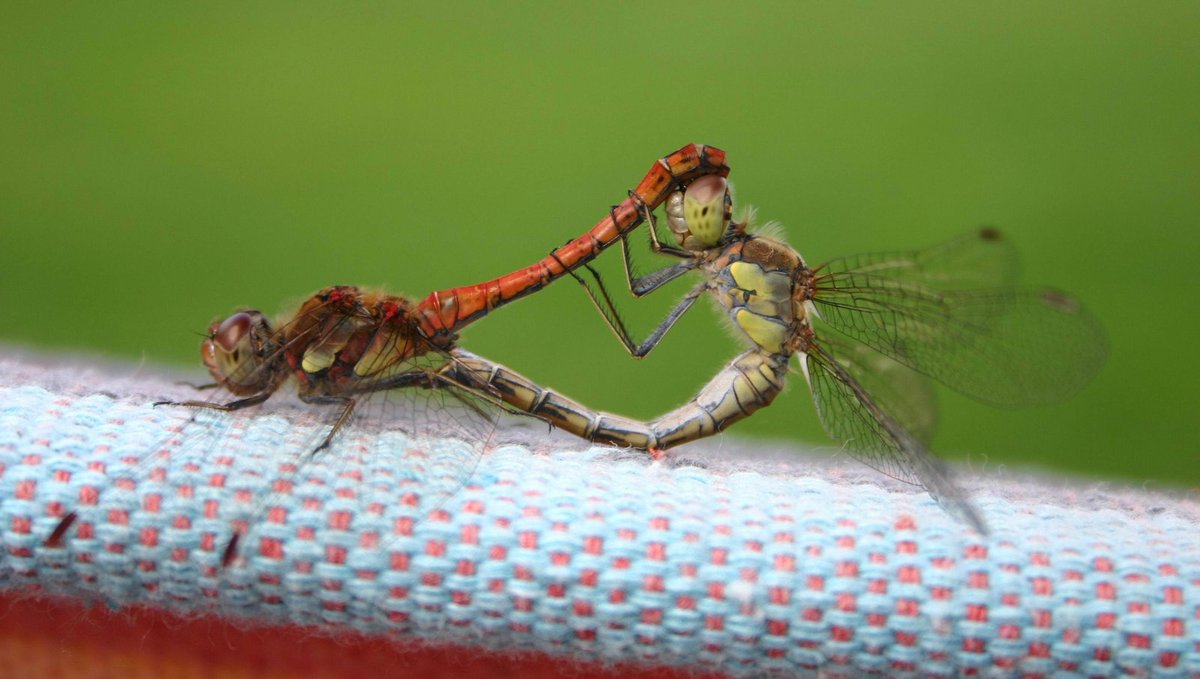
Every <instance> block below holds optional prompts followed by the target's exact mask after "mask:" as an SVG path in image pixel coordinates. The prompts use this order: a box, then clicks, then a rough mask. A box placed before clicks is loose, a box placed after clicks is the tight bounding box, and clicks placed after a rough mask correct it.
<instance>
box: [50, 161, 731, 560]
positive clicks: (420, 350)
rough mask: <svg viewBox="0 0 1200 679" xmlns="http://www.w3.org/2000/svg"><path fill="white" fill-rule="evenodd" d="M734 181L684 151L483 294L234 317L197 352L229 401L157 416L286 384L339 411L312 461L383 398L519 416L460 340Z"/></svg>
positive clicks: (367, 299)
mask: <svg viewBox="0 0 1200 679" xmlns="http://www.w3.org/2000/svg"><path fill="white" fill-rule="evenodd" d="M728 173H729V166H728V165H727V164H726V160H725V153H724V151H722V150H721V149H718V148H716V147H712V146H705V145H701V144H688V145H686V146H684V147H683V148H681V149H679V150H677V151H675V152H673V153H670V154H668V155H666V156H664V157H662V158H660V159H659V160H657V161H656V162H655V163H654V164H653V165H652V167H651V168H650V170H649V171H648V172H647V173H646V175H645V177H644V178H643V179H642V180H641V182H639V183H638V185H637V187H636V188H634V189H632V190H630V191H629V193H628V196H627V197H626V198H625V199H624V200H623V201H621V202H620V203H618V204H617V205H614V206H613V207H612V208H610V210H609V212H608V214H607V215H606V216H605V217H604V218H603V219H601V220H600V222H599V223H597V224H596V225H595V226H594V227H592V228H591V229H590V230H589V231H588V232H586V233H585V234H584V235H583V236H580V237H579V238H576V239H575V240H572V241H569V242H568V243H566V244H565V245H563V246H562V247H559V248H557V249H555V250H554V251H552V252H551V253H550V254H549V255H547V256H546V257H544V258H542V259H541V260H540V261H538V262H536V263H535V264H533V265H531V266H528V267H525V268H523V269H519V270H517V271H514V272H512V273H509V274H507V275H504V276H501V277H499V278H496V279H494V280H490V281H487V282H484V283H480V284H476V285H470V286H463V287H457V288H451V289H448V290H442V291H435V292H433V293H431V294H429V295H428V296H427V297H425V298H424V299H423V300H421V301H419V302H415V301H412V300H409V299H407V298H405V297H401V296H396V295H388V294H385V293H382V292H372V291H364V290H360V289H359V288H356V287H353V286H332V287H329V288H326V289H323V290H321V291H319V292H317V293H316V294H314V295H313V296H311V297H310V298H309V299H307V300H306V301H305V302H304V303H303V304H301V305H300V307H299V309H298V310H297V311H296V312H294V313H293V314H291V315H290V317H288V318H285V319H284V320H283V321H282V322H280V323H272V322H271V321H270V320H269V319H268V318H267V316H266V315H265V314H263V313H262V312H261V311H258V310H253V309H245V310H241V311H237V312H235V313H234V314H232V315H230V316H229V317H227V318H225V319H224V320H222V321H219V322H215V323H213V324H212V325H211V326H210V327H209V329H208V332H207V333H206V336H205V338H204V340H203V342H202V343H201V357H202V359H203V362H204V365H205V366H206V368H207V369H208V371H209V373H210V375H211V377H212V379H213V383H212V384H210V385H205V387H204V388H210V389H217V390H219V391H220V392H221V393H224V394H227V395H228V396H229V398H228V399H225V400H216V399H214V400H198V399H196V400H181V401H162V402H159V403H157V404H156V405H170V406H182V407H189V408H193V409H199V410H202V411H219V412H225V413H230V412H234V411H239V410H242V409H245V408H249V407H251V406H257V405H259V404H262V403H264V402H265V401H267V400H268V399H270V398H271V397H272V396H273V395H275V394H276V393H278V392H279V391H280V389H281V388H282V387H283V386H284V385H285V384H287V383H289V382H295V383H296V384H297V393H298V396H299V398H300V400H301V401H303V402H305V403H308V404H314V405H325V406H331V407H334V408H336V409H337V415H336V416H335V418H334V420H333V423H332V425H331V426H330V427H329V430H328V432H327V433H326V435H325V436H324V437H323V438H322V439H321V440H320V442H319V443H317V444H316V445H315V447H314V448H313V449H312V450H311V451H309V452H308V453H307V455H308V456H309V457H312V456H314V455H315V454H316V453H319V452H320V451H322V450H325V449H327V448H328V447H329V446H330V445H331V443H332V442H333V440H334V438H335V437H336V436H337V435H338V434H339V432H341V431H342V430H343V429H344V428H345V427H346V425H347V424H348V423H349V422H350V421H351V419H352V417H353V416H354V414H355V412H356V409H357V408H359V406H360V402H362V401H364V400H365V399H367V398H369V397H370V396H371V395H373V394H378V393H381V392H387V391H392V390H398V389H425V390H440V391H442V392H443V393H446V394H449V396H450V397H451V398H452V399H454V400H457V401H458V402H459V403H460V404H461V405H462V406H464V407H465V408H466V409H467V411H468V412H473V413H474V414H475V415H477V416H480V417H482V418H484V419H487V418H489V417H490V416H491V415H490V413H488V412H486V407H487V406H488V405H494V406H497V407H500V408H502V409H507V410H509V411H510V412H518V411H519V409H513V408H512V407H511V406H508V405H506V404H505V403H504V402H503V400H502V399H498V398H495V397H493V396H492V395H491V393H490V392H489V391H488V390H487V388H486V387H480V386H479V385H478V384H477V383H473V382H470V379H473V378H474V377H475V376H477V375H478V374H480V372H481V371H485V372H488V371H490V372H495V373H496V374H513V375H516V373H512V372H511V371H508V370H507V369H502V366H498V365H496V364H492V363H490V362H488V361H486V360H485V359H482V358H480V357H476V356H474V355H472V354H467V353H465V352H462V350H461V349H459V347H458V346H457V342H458V333H459V332H460V331H461V330H462V329H463V328H464V327H466V326H467V325H469V324H471V323H473V322H475V321H476V320H478V319H480V318H482V317H483V316H485V315H487V314H488V313H490V312H491V311H492V310H494V309H497V308H499V307H501V306H503V305H505V304H508V303H511V302H514V301H516V300H518V299H521V298H523V297H525V296H527V295H529V294H532V293H533V292H535V291H537V290H539V289H541V288H543V287H544V286H546V285H548V284H549V283H551V282H553V281H554V280H556V279H558V278H560V277H562V276H564V275H567V274H568V273H569V272H570V271H571V270H572V269H573V268H577V267H579V266H582V265H585V264H586V263H587V262H588V261H590V260H591V259H592V258H594V257H595V256H597V255H598V254H599V253H600V252H602V251H603V250H604V249H605V248H606V247H608V246H609V245H611V244H613V243H615V242H616V241H617V240H619V239H620V238H621V237H622V235H623V234H625V233H628V232H629V231H630V230H632V229H634V228H636V227H637V226H638V225H640V224H641V222H642V220H643V219H644V217H645V215H647V214H651V211H652V210H653V209H655V208H657V207H658V206H660V205H661V204H662V203H663V202H664V201H665V200H666V198H667V197H668V196H669V195H670V194H671V193H672V192H674V191H677V190H679V189H681V188H683V187H686V186H687V185H688V184H690V183H691V182H693V181H695V180H697V179H698V178H702V177H706V176H722V177H724V176H727V175H728ZM460 352H462V353H460ZM465 366H470V367H469V368H468V367H465ZM77 519H78V513H77V512H74V511H70V512H67V513H66V514H65V515H64V516H63V517H62V519H61V520H60V521H59V523H58V525H57V526H56V527H55V529H54V530H53V531H52V533H51V535H50V537H49V538H48V539H47V540H46V544H48V545H51V546H54V545H59V544H61V543H62V541H63V538H64V537H65V535H66V534H67V533H68V531H69V530H70V529H71V527H72V526H73V525H74V523H75V522H76V520H77ZM240 535H241V534H240V532H235V533H234V535H233V537H232V538H231V539H230V541H229V542H228V544H227V546H226V547H225V549H224V553H223V555H222V559H221V561H222V565H228V564H229V563H230V562H232V561H233V559H234V558H235V556H236V555H237V552H238V546H239V544H238V543H239V541H240V539H241V538H240Z"/></svg>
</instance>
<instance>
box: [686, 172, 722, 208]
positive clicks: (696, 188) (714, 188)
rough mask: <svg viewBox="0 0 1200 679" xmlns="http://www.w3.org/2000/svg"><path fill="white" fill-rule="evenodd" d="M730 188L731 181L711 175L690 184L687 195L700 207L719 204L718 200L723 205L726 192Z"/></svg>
mask: <svg viewBox="0 0 1200 679" xmlns="http://www.w3.org/2000/svg"><path fill="white" fill-rule="evenodd" d="M728 186H729V181H728V180H726V179H725V178H724V177H720V176H717V175H714V174H710V175H706V176H704V177H701V178H699V179H697V180H696V181H694V182H692V183H691V184H689V185H688V187H687V192H686V193H685V195H686V196H687V198H689V199H691V200H694V201H696V202H697V203H699V204H700V205H712V204H714V203H718V200H717V199H718V198H719V199H720V202H721V203H723V202H724V201H725V190H726V188H728Z"/></svg>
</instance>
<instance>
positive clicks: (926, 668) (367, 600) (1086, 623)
mask: <svg viewBox="0 0 1200 679" xmlns="http://www.w3.org/2000/svg"><path fill="white" fill-rule="evenodd" d="M177 391H178V387H175V386H173V385H171V384H170V383H168V382H167V381H166V380H163V379H161V378H146V377H144V376H140V377H137V378H116V377H114V376H113V375H112V374H111V373H107V374H106V373H102V372H98V371H90V372H89V371H87V370H80V369H79V368H78V366H76V367H72V368H70V369H61V368H59V369H56V368H43V367H38V366H36V365H34V363H32V362H30V361H29V360H28V359H25V360H17V359H9V360H6V361H3V362H0V527H2V530H3V533H2V534H0V546H2V549H0V587H3V592H4V597H5V600H7V601H10V602H11V601H25V600H27V597H32V596H37V597H43V598H47V597H48V598H49V599H46V600H52V601H53V602H55V603H53V604H50V603H47V604H45V605H46V606H51V605H53V606H63V605H68V606H69V605H72V604H82V603H88V602H91V603H99V604H101V605H102V606H101V608H100V609H99V610H102V611H122V610H128V611H138V612H139V615H147V613H145V612H147V611H149V612H150V613H149V615H156V614H161V615H164V616H168V615H169V616H174V618H173V619H174V620H177V621H178V622H177V623H176V625H177V627H176V629H191V628H190V627H187V626H188V625H194V624H196V621H198V620H209V619H215V620H218V621H221V622H222V623H227V624H230V625H232V629H265V628H275V629H285V630H293V634H294V636H291V637H287V636H285V638H290V639H292V642H291V643H292V644H293V645H290V646H289V644H288V643H280V644H279V645H278V648H279V651H278V653H285V654H286V653H295V654H297V656H296V657H300V655H299V654H300V653H301V651H300V650H299V649H300V648H301V647H302V646H305V645H306V643H307V641H312V644H313V645H316V644H318V643H323V642H318V641H317V640H323V639H333V640H338V639H341V640H343V641H341V642H339V643H341V644H343V645H340V646H339V645H336V644H335V646H333V650H332V651H330V652H329V655H330V656H331V657H333V658H335V660H333V662H334V663H336V662H337V661H336V656H337V649H339V648H342V649H345V652H346V653H354V652H355V651H353V650H352V649H354V648H357V647H355V646H353V643H358V642H351V641H350V640H351V639H355V640H369V642H370V643H372V644H383V645H384V648H394V649H396V652H397V653H400V652H402V651H403V650H405V649H412V648H438V649H458V650H456V651H455V652H454V653H450V654H447V653H446V652H445V651H444V650H443V651H441V653H442V655H441V656H438V657H441V658H444V659H448V660H444V661H445V662H456V661H455V660H454V659H455V658H457V662H460V663H462V664H464V665H465V664H466V663H467V662H468V658H470V659H474V660H478V659H483V661H484V664H483V665H481V667H483V668H491V669H493V670H496V671H497V672H499V671H501V669H500V668H502V667H508V668H511V667H513V666H512V665H505V664H504V663H506V662H514V661H512V660H511V659H513V658H518V659H522V660H520V662H549V663H551V664H557V663H562V664H565V663H575V664H578V665H579V667H585V668H587V667H590V668H593V669H595V670H596V671H597V672H603V671H613V668H623V669H622V670H621V671H622V673H629V672H633V671H635V670H637V669H641V670H645V671H654V672H656V673H657V674H656V676H663V675H662V673H663V672H667V673H668V674H669V673H670V671H673V670H678V671H683V672H707V673H716V674H724V675H730V676H738V675H754V676H757V675H762V674H775V673H777V674H783V675H791V674H805V673H811V674H814V675H816V674H818V673H819V674H821V675H822V676H847V677H851V676H862V675H870V674H875V675H880V676H898V675H912V676H946V677H951V676H962V675H972V674H974V675H987V676H996V675H999V676H1023V677H1049V676H1055V677H1057V676H1079V677H1092V676H1125V675H1135V676H1151V675H1152V676H1162V677H1197V676H1200V528H1198V526H1200V504H1198V503H1197V501H1196V498H1195V496H1194V495H1193V496H1190V497H1189V496H1188V495H1187V494H1185V493H1182V492H1181V493H1178V494H1175V495H1172V494H1169V493H1154V492H1148V491H1146V490H1141V489H1139V490H1126V489H1119V488H1113V487H1108V486H1102V485H1099V484H1096V483H1092V484H1082V483H1071V482H1066V481H1061V482H1058V483H1050V482H1047V481H1046V480H1044V479H1043V480H1041V481H1037V480H1032V479H1029V478H1017V477H1014V476H1012V475H1011V474H1009V475H990V476H980V475H976V476H967V477H966V478H964V479H963V485H964V487H965V488H967V490H968V491H969V492H970V494H971V496H972V498H973V499H974V501H975V503H976V504H977V506H978V507H979V509H980V510H981V512H982V513H983V515H984V516H985V518H986V520H987V521H988V523H989V524H990V525H991V527H992V531H993V532H992V534H991V535H990V536H988V537H981V536H978V535H976V534H974V533H972V532H971V531H969V530H968V529H966V528H964V527H963V526H961V525H959V524H957V523H955V522H954V521H953V520H952V519H950V518H949V517H947V516H946V515H945V514H944V513H943V512H942V511H941V509H939V508H938V507H937V505H936V504H934V503H933V501H932V500H931V499H930V498H929V497H928V496H927V494H925V493H924V492H923V491H921V490H920V489H916V488H912V487H910V486H904V485H902V484H898V483H895V482H891V481H889V480H888V479H886V478H883V477H880V476H878V475H876V474H875V473H874V472H871V471H870V470H866V469H864V468H861V467H859V466H858V465H857V464H856V463H854V462H853V461H852V460H849V459H846V458H843V457H838V456H833V459H832V461H830V460H829V459H828V458H829V456H825V457H820V456H813V455H811V454H808V453H804V452H801V451H790V452H794V455H788V456H782V457H781V456H778V455H775V456H766V455H761V454H753V453H755V452H756V451H755V449H754V447H753V446H750V445H746V446H744V447H743V446H740V445H738V444H735V443H734V442H732V441H729V440H725V441H717V442H715V443H713V444H711V445H708V446H697V447H696V448H695V450H694V451H693V450H691V449H690V447H689V448H684V449H683V450H682V451H680V452H679V453H678V454H672V455H669V456H668V458H667V459H666V460H664V461H659V462H655V461H652V460H650V459H648V458H647V457H646V456H645V455H641V454H635V453H632V452H630V451H619V450H614V449H609V448H583V449H575V450H560V449H559V448H558V443H555V442H556V441H558V442H561V439H549V438H548V439H546V442H547V443H546V444H545V445H539V444H538V443H537V442H536V441H535V442H534V443H533V444H532V445H520V446H518V445H500V446H495V447H492V448H491V449H489V450H487V451H486V452H485V454H484V455H483V456H482V458H481V459H480V460H479V461H478V464H477V465H476V464H472V465H471V466H470V468H469V472H470V475H469V477H468V478H466V479H465V481H464V482H463V483H462V484H461V485H453V486H452V488H451V490H452V492H447V493H445V496H444V497H434V494H433V493H426V494H425V497H424V498H423V493H425V491H424V490H423V488H425V487H426V486H424V485H423V481H424V479H422V478H421V477H420V475H417V476H414V477H404V476H403V475H398V474H394V473H392V472H390V471H389V469H388V468H387V464H388V463H387V460H388V459H393V460H402V459H406V458H409V457H412V458H415V459H434V458H437V457H438V455H439V454H441V453H440V452H439V451H441V452H447V451H448V454H449V455H450V456H451V457H453V456H454V455H463V454H464V453H462V452H461V451H460V452H457V453H456V452H454V451H459V450H460V448H457V447H456V445H457V444H455V443H453V442H446V441H436V440H419V439H411V438H403V437H401V438H397V439H394V440H392V439H389V440H387V441H384V442H382V443H380V444H379V445H381V446H387V447H391V448H396V447H398V448H402V449H404V450H396V451H393V453H392V455H393V456H392V457H390V458H388V457H385V458H383V459H378V458H376V457H373V456H371V455H367V454H357V455H355V454H350V455H341V456H340V457H336V459H337V460H338V461H337V463H336V464H316V463H315V464H312V465H308V466H305V467H304V468H303V469H301V470H300V471H297V461H296V460H294V459H293V460H280V459H277V458H278V451H279V449H280V444H281V442H286V439H287V437H288V436H289V435H290V434H289V431H288V430H287V426H286V425H287V420H286V419H282V418H278V417H274V416H272V415H271V414H270V410H269V409H266V410H265V411H264V414H261V415H252V416H249V417H247V418H245V419H247V420H248V421H249V425H248V426H246V427H243V428H239V429H237V430H236V431H234V432H232V433H230V434H228V435H225V436H223V437H221V438H220V441H219V444H218V445H214V446H210V447H207V448H205V447H200V448H198V449H197V450H196V451H193V450H191V449H189V448H187V447H186V446H185V445H184V444H182V443H179V441H180V438H181V437H179V436H178V433H179V426H178V424H179V413H178V412H172V409H169V408H154V407H152V405H151V403H152V402H153V401H154V400H156V399H158V398H162V397H163V395H164V394H166V395H170V394H173V393H175V392H177ZM370 435H371V433H370V432H367V433H365V434H363V433H358V434H356V435H355V436H354V437H348V438H349V440H348V441H347V442H345V443H339V446H343V447H346V446H349V447H351V448H354V449H355V450H358V451H359V452H362V451H367V452H370V451H373V450H376V449H375V448H371V447H370V446H371V445H374V444H372V443H370V442H366V443H364V442H363V441H362V440H361V437H362V436H368V437H369V436H370ZM356 437H357V438H356ZM744 451H749V454H747V453H745V452H744ZM148 452H149V453H153V460H154V461H153V462H147V460H148V459H150V457H149V456H148ZM197 452H201V453H204V454H194V453H197ZM757 452H761V451H757ZM419 469H421V470H424V471H423V472H422V473H426V472H427V473H430V474H436V473H439V472H438V471H437V470H438V468H437V466H436V465H432V466H428V467H419ZM429 481H430V484H429V486H428V488H439V487H442V488H446V487H450V486H446V485H445V482H440V483H441V485H439V482H437V480H436V479H429ZM264 498H265V499H264ZM230 507H248V508H253V511H250V513H249V514H246V513H243V514H237V513H236V512H233V513H231V512H230V511H228V508H230ZM68 509H70V510H73V511H76V512H77V514H78V517H79V518H78V519H77V521H76V523H75V524H74V525H72V527H71V529H70V530H69V531H68V532H67V534H66V535H65V536H64V537H63V539H62V540H61V542H60V543H59V544H47V542H46V541H47V538H48V537H49V536H50V534H51V532H52V531H53V530H54V527H55V526H56V525H57V524H58V522H59V520H60V517H61V516H62V515H63V513H64V511H67V510H68ZM239 516H240V517H241V519H240V520H243V521H245V522H246V523H247V526H248V527H247V532H246V533H245V535H246V537H245V539H244V540H243V542H242V543H241V544H240V547H239V550H238V553H239V556H238V558H236V559H235V560H233V561H232V562H231V563H228V564H222V558H223V553H224V550H225V548H226V544H227V543H226V542H225V541H223V540H224V539H223V538H222V537H221V536H228V535H229V534H230V531H231V526H232V525H233V524H234V523H236V521H237V520H239V519H238V517H239ZM230 517H234V518H232V519H231V518H230ZM254 518H257V519H259V520H258V521H257V522H256V523H254V522H251V521H250V519H254ZM251 523H254V525H251ZM64 602H65V603H64ZM10 605H16V604H11V603H10ZM55 610H58V609H55ZM68 610H70V609H68ZM79 610H82V609H79ZM64 615H69V614H63V613H61V612H59V613H56V616H58V617H59V618H61V617H64ZM80 615H82V614H80ZM50 617H55V616H50ZM11 618H12V615H11V613H10V615H9V619H10V622H11ZM78 626H79V625H78V624H77V625H75V626H74V627H75V628H76V631H78V630H77V628H78ZM70 627H71V626H70V625H68V631H63V632H61V633H62V634H67V635H69V634H71V633H72V632H71V631H69V629H70ZM31 629H32V627H31ZM38 629H39V630H40V629H41V628H38ZM38 634H41V632H38ZM209 634H211V632H210V633H209ZM0 636H3V635H0ZM185 641H187V640H185V639H182V638H181V639H178V640H177V642H178V643H185ZM161 643H164V644H169V643H175V642H173V641H163V642H161ZM250 643H254V642H250ZM218 645H219V644H218ZM372 648H375V649H376V650H375V651H372V653H373V654H374V655H371V657H372V658H374V657H380V658H382V659H381V660H380V661H379V662H380V667H381V669H380V670H379V672H380V673H382V674H385V675H386V674H387V673H388V668H390V670H395V669H396V667H398V666H399V665H396V664H395V662H394V660H388V659H387V657H386V656H387V653H386V652H383V653H382V654H380V652H379V651H378V647H374V646H373V647H372ZM218 653H219V651H218ZM3 655H5V656H10V655H17V656H20V653H19V652H8V653H3ZM356 657H359V656H356ZM361 657H366V656H361ZM531 658H534V659H540V660H530V659H531ZM360 659H361V658H360ZM505 659H508V660H505ZM0 662H4V660H3V659H0ZM8 662H13V661H12V660H8ZM312 662H314V663H315V662H316V661H312ZM346 662H347V663H348V662H349V660H346ZM412 662H415V661H412ZM401 664H403V663H401ZM411 666H412V667H415V665H411ZM310 669H315V666H314V667H312V668H310ZM483 673H484V674H486V673H487V672H486V670H485V671H483ZM113 676H118V675H115V674H114V675H113ZM260 676H262V675H260Z"/></svg>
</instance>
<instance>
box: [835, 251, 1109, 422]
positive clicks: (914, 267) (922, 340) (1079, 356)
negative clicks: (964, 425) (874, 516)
mask: <svg viewBox="0 0 1200 679" xmlns="http://www.w3.org/2000/svg"><path fill="white" fill-rule="evenodd" d="M1016 270H1017V266H1016V259H1015V254H1014V253H1013V251H1012V248H1011V247H1009V246H1008V245H1007V243H1006V241H1004V240H1003V239H1002V238H1000V236H999V234H998V233H996V232H995V231H994V230H990V229H985V230H983V231H980V232H979V233H976V234H973V235H971V236H966V237H962V238H958V239H955V240H953V241H950V242H949V243H945V244H942V245H939V246H935V247H933V248H929V249H927V250H920V251H915V252H908V253H892V254H885V255H860V256H857V257H849V258H844V259H839V260H834V261H833V262H830V263H829V264H826V265H823V266H821V267H818V268H817V269H816V270H815V272H814V278H813V282H812V286H813V291H812V300H813V303H814V305H815V307H816V310H817V315H818V317H819V319H820V320H821V321H823V322H824V323H826V324H828V325H830V326H832V327H833V328H835V329H836V330H838V331H840V332H841V333H843V334H845V335H846V336H848V337H850V338H853V339H855V340H857V341H860V342H862V343H864V344H866V345H868V346H870V347H872V348H873V349H875V350H876V351H879V352H881V353H883V354H885V355H887V356H889V357H891V358H893V359H895V360H897V361H899V362H901V363H903V364H905V365H907V366H909V367H910V368H912V369H914V370H917V371H918V372H921V373H924V374H926V375H929V376H931V377H933V378H935V379H937V380H938V381H940V382H942V383H944V384H946V385H947V386H949V387H951V388H953V389H956V390H958V391H960V392H962V393H964V394H966V395H968V396H971V397H973V398H976V399H978V400H980V401H984V402H986V403H990V404H992V405H997V406H1002V407H1016V406H1023V405H1035V404H1042V403H1051V402H1055V401H1059V400H1062V399H1064V398H1066V397H1067V396H1070V395H1071V394H1073V393H1075V392H1076V391H1078V390H1079V389H1080V388H1082V387H1083V385H1085V384H1086V383H1087V382H1088V381H1090V380H1091V379H1092V377H1094V376H1095V374H1096V373H1097V372H1098V371H1099V369H1100V366H1101V365H1102V364H1103V362H1104V358H1105V355H1106V354H1107V342H1106V340H1105V336H1104V331H1103V329H1102V328H1101V326H1100V324H1099V322H1098V321H1097V320H1096V318H1095V317H1094V316H1092V315H1091V314H1090V313H1088V311H1087V310H1086V309H1084V308H1083V306H1082V305H1081V304H1080V303H1079V301H1078V300H1076V299H1075V298H1073V297H1071V296H1069V295H1067V294H1065V293H1062V292H1059V291H1056V290H1051V289H1017V288H1012V287H1005V286H1008V285H1010V284H1011V282H1012V280H1013V278H1014V277H1015V275H1016ZM997 286H1001V287H997Z"/></svg>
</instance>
